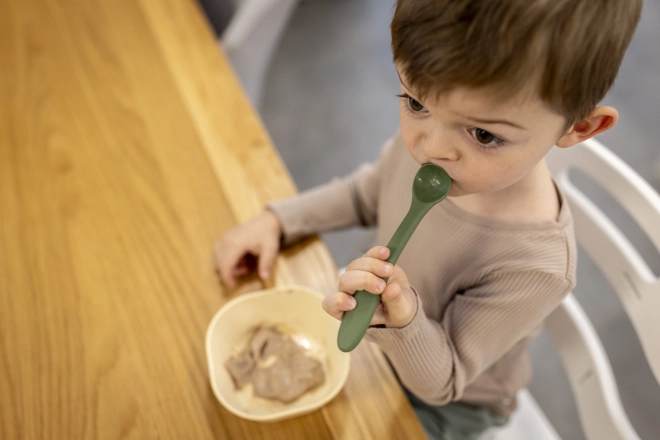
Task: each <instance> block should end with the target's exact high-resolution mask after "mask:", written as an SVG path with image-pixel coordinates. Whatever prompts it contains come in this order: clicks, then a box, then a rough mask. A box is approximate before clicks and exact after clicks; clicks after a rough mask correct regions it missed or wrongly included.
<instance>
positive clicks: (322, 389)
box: [206, 285, 351, 422]
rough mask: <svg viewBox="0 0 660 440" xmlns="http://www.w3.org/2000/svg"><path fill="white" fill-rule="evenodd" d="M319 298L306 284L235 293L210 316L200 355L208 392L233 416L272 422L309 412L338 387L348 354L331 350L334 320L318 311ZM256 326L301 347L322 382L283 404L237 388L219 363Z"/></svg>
mask: <svg viewBox="0 0 660 440" xmlns="http://www.w3.org/2000/svg"><path fill="white" fill-rule="evenodd" d="M322 301H323V294H321V293H320V292H318V291H316V290H313V289H310V288H309V287H306V286H299V285H287V286H278V287H274V288H270V289H265V290H260V291H257V292H252V293H245V294H242V295H239V296H237V297H235V298H233V299H232V300H230V301H228V302H227V303H225V304H224V305H223V306H222V307H221V308H220V310H218V311H217V313H216V314H215V315H214V316H213V319H211V322H210V323H209V327H208V330H207V332H206V353H207V359H208V368H209V379H210V382H211V388H212V390H213V394H214V395H215V396H216V397H217V399H218V401H219V402H220V403H221V404H222V406H224V408H225V409H227V410H229V411H230V412H232V413H233V414H235V415H237V416H239V417H242V418H245V419H248V420H254V421H259V422H274V421H278V420H285V419H289V418H292V417H297V416H300V415H302V414H307V413H310V412H312V411H315V410H317V409H319V408H321V407H323V406H324V405H325V404H327V403H328V402H330V400H332V399H333V398H334V397H335V396H336V395H337V394H338V393H339V392H340V391H341V389H342V388H343V386H344V384H345V383H346V379H347V378H348V373H349V370H350V359H351V357H350V353H344V352H342V351H341V350H339V347H337V332H338V331H339V325H340V321H337V320H336V319H334V318H333V317H331V316H330V315H328V314H327V313H325V311H324V310H323V307H322V304H321V303H322ZM259 327H275V328H277V329H278V330H279V331H281V332H283V333H285V334H287V335H289V336H291V337H292V338H293V339H294V340H295V341H296V342H298V343H299V344H300V345H302V346H303V347H305V349H306V350H307V354H308V355H310V356H312V357H314V358H315V359H318V360H320V361H321V363H322V364H323V368H324V373H325V381H324V382H323V383H322V384H321V385H319V386H317V387H316V388H313V389H309V390H308V391H307V392H305V393H304V394H302V395H301V396H300V397H299V398H297V399H295V400H293V401H291V402H288V403H284V402H282V401H280V400H273V399H265V398H263V397H259V396H256V395H255V394H254V392H253V387H252V385H246V386H244V387H243V388H242V389H238V388H237V387H236V384H235V382H234V379H233V378H232V376H231V374H229V371H227V368H226V367H225V362H226V361H227V359H229V358H230V357H231V356H233V355H236V354H237V353H238V352H239V351H240V350H241V349H243V348H245V347H247V346H248V343H249V341H250V339H251V337H252V335H253V334H254V332H255V330H256V329H257V328H259Z"/></svg>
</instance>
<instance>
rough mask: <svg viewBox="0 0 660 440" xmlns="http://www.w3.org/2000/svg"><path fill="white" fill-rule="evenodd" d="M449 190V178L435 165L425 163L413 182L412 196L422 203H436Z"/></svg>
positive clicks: (445, 195)
mask: <svg viewBox="0 0 660 440" xmlns="http://www.w3.org/2000/svg"><path fill="white" fill-rule="evenodd" d="M450 189H451V177H449V175H448V174H447V172H446V171H445V170H444V169H442V168H440V167H439V166H437V165H434V164H432V163H425V164H424V165H422V166H421V168H420V169H419V171H417V174H415V180H414V181H413V195H414V197H415V198H417V199H418V200H419V201H420V202H422V203H438V202H440V201H442V199H444V198H445V197H447V194H449V190H450Z"/></svg>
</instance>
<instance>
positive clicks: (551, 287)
mask: <svg viewBox="0 0 660 440" xmlns="http://www.w3.org/2000/svg"><path fill="white" fill-rule="evenodd" d="M571 288H572V284H571V283H570V282H569V281H568V280H567V279H566V278H564V277H560V276H557V275H555V274H550V273H547V272H541V271H525V272H517V271H512V272H498V273H492V274H490V275H489V276H488V277H487V279H485V280H483V283H482V284H481V285H478V286H476V287H474V288H471V289H469V290H466V291H465V292H463V293H461V294H457V295H455V296H454V297H453V298H452V300H451V301H450V302H449V303H448V304H447V307H446V308H445V310H444V313H443V314H442V318H441V320H439V321H436V320H432V319H429V318H427V317H426V315H425V314H424V310H423V306H422V304H421V302H420V303H419V306H418V313H417V315H416V316H415V318H414V319H413V321H412V322H411V323H410V324H409V325H408V326H406V327H404V328H401V329H380V328H373V329H369V330H368V338H369V339H370V340H372V341H374V342H376V343H377V344H378V345H379V346H380V348H381V349H382V350H383V352H384V353H385V354H386V355H387V357H388V359H389V360H390V362H392V364H393V366H394V368H395V369H396V371H397V374H398V375H399V378H400V380H401V381H402V383H403V384H404V385H405V386H406V388H408V389H409V390H410V391H411V392H412V393H414V394H415V395H416V396H418V397H419V398H420V399H422V400H424V401H426V402H427V403H429V404H433V405H443V404H446V403H448V402H450V401H456V400H460V399H461V398H462V396H463V392H464V390H465V388H466V387H467V386H468V385H469V384H470V383H471V382H472V381H473V380H474V379H475V378H476V377H478V376H479V375H480V374H482V373H483V372H484V371H485V370H486V369H487V368H489V367H490V366H491V365H492V364H493V363H495V362H496V361H498V360H499V359H500V358H501V357H502V356H503V355H504V354H505V353H507V352H508V351H509V350H510V349H511V348H512V347H513V346H514V345H515V344H516V343H517V342H518V341H519V340H520V339H522V338H523V336H525V335H527V334H530V333H532V332H533V330H534V329H535V328H537V327H538V326H539V325H540V324H541V323H542V321H543V320H544V319H545V318H546V316H547V315H548V314H549V313H550V312H551V311H552V310H553V309H554V308H555V307H556V306H557V305H558V304H559V302H560V301H561V300H562V298H563V297H564V296H565V295H566V294H567V293H568V292H569V291H570V289H571Z"/></svg>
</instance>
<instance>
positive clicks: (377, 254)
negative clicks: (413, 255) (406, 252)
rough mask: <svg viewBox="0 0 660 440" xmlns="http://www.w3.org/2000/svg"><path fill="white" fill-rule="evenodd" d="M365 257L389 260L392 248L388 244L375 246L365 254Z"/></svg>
mask: <svg viewBox="0 0 660 440" xmlns="http://www.w3.org/2000/svg"><path fill="white" fill-rule="evenodd" d="M364 256H365V257H371V258H377V259H379V260H387V258H388V257H389V256H390V249H389V248H388V247H387V246H374V247H372V248H371V249H369V250H368V251H367V253H366V254H364Z"/></svg>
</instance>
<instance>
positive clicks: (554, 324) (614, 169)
mask: <svg viewBox="0 0 660 440" xmlns="http://www.w3.org/2000/svg"><path fill="white" fill-rule="evenodd" d="M548 164H549V166H550V168H551V170H552V172H553V175H554V176H555V179H556V182H557V184H558V185H559V186H560V187H561V189H562V190H563V192H564V194H565V195H566V199H567V200H568V203H569V205H570V207H571V210H572V212H573V217H574V220H575V232H576V236H577V241H578V243H579V244H580V245H581V246H582V248H583V249H584V250H585V251H586V252H587V253H588V254H589V256H590V257H591V258H592V259H593V261H594V262H595V264H596V265H598V266H599V267H600V268H601V269H602V272H603V274H604V275H605V276H606V278H607V280H608V281H609V283H610V284H611V285H612V287H613V288H614V290H615V291H616V293H617V294H618V296H619V298H620V300H621V303H622V304H623V308H624V310H625V311H626V313H627V315H628V317H629V318H630V320H631V322H632V324H633V327H634V329H635V332H636V333H637V336H638V337H639V340H640V342H641V345H642V348H643V350H644V354H645V356H646V360H647V362H648V363H649V365H650V367H651V370H652V371H653V374H654V375H655V378H656V380H657V381H658V383H660V331H659V327H660V326H659V322H660V280H659V279H658V278H657V277H656V276H655V275H654V274H653V272H652V271H651V270H650V269H649V267H648V265H647V264H646V262H645V261H644V260H643V259H642V257H641V256H640V254H639V253H638V252H637V251H636V249H635V248H634V247H633V246H632V244H631V243H630V241H629V240H628V239H627V238H626V237H625V236H624V235H623V234H622V233H621V231H620V230H619V229H618V228H617V227H616V226H615V225H614V224H613V223H612V221H611V220H609V218H608V217H607V216H606V215H604V214H603V212H602V211H601V210H600V209H599V208H598V207H597V206H596V205H595V204H594V203H593V202H592V201H591V200H590V199H589V198H588V197H586V196H585V194H584V193H583V192H581V191H580V190H578V189H577V187H576V186H575V185H574V183H573V182H572V181H571V179H570V177H569V173H568V172H569V171H570V170H571V169H579V170H581V171H583V172H584V173H586V174H587V175H588V176H589V177H591V178H592V179H593V180H594V181H596V182H597V183H598V184H599V185H600V186H601V187H602V188H603V189H605V190H606V191H608V192H609V193H610V195H612V196H613V197H614V198H615V199H616V200H617V201H618V202H619V204H620V205H621V206H622V207H623V208H624V209H625V210H626V211H627V212H628V213H629V214H630V215H631V217H632V218H634V219H635V220H636V221H637V222H638V224H639V225H640V227H641V228H642V230H644V232H645V233H646V234H647V235H648V237H649V238H650V240H651V241H652V243H653V244H654V245H655V247H656V249H658V250H659V251H660V196H659V195H658V193H657V192H656V191H655V190H654V189H653V188H652V187H651V186H650V185H649V184H648V183H646V182H645V181H644V180H643V179H642V178H641V177H640V176H639V175H638V174H637V173H636V172H635V171H634V170H632V169H631V168H630V167H629V166H628V165H627V164H625V163H624V162H623V161H622V160H621V159H619V158H618V157H617V156H615V155H614V154H613V153H612V152H610V151H609V150H608V149H607V148H605V147H604V146H603V145H602V144H601V143H599V142H598V141H596V140H593V139H592V140H588V141H586V142H583V143H581V144H579V145H576V146H573V147H571V148H569V149H567V150H563V151H557V152H553V153H551V154H550V155H549V156H548ZM579 282H580V284H585V283H588V280H582V279H581V280H579ZM546 328H547V330H548V333H549V335H550V337H551V339H552V341H553V343H554V345H555V347H556V348H557V351H558V353H559V356H560V358H561V361H562V364H563V365H564V369H565V371H566V374H567V376H568V379H569V382H570V385H571V388H572V391H573V395H574V398H575V401H576V405H577V408H578V413H579V418H580V423H581V425H582V430H583V432H584V435H585V437H586V438H587V439H588V440H610V439H612V440H622V439H623V440H633V439H635V440H639V436H638V435H637V433H636V432H635V430H634V429H633V427H632V425H631V423H630V421H629V420H628V417H627V416H626V413H625V412H624V409H623V407H622V405H621V402H620V399H619V394H618V390H617V386H616V382H615V379H614V375H613V373H612V368H611V365H610V363H609V361H608V359H607V355H606V354H605V351H604V349H603V346H602V345H601V342H600V339H599V338H598V335H597V334H596V332H595V330H594V328H593V326H592V325H591V323H590V321H589V319H588V318H587V316H586V315H585V313H584V311H583V310H582V308H581V307H580V305H579V303H578V302H577V300H576V299H575V297H574V296H573V295H572V294H569V295H568V296H567V297H566V299H565V300H564V301H563V302H562V303H561V305H560V306H559V307H558V308H557V309H556V310H555V311H554V312H553V313H552V314H551V315H550V316H549V317H548V318H547V320H546ZM559 438H560V437H559V436H558V435H557V432H556V431H555V430H554V428H553V427H552V425H551V424H550V423H549V422H548V420H547V418H546V417H545V415H544V414H543V412H542V411H541V410H540V409H539V407H538V405H537V404H536V402H535V401H534V398H533V397H532V396H531V394H530V393H529V391H528V390H523V391H521V392H520V394H519V409H518V411H517V412H516V413H515V414H514V415H513V416H512V418H511V421H510V423H509V424H508V425H507V426H505V427H503V428H498V429H492V430H489V431H488V432H487V433H485V434H484V435H483V436H482V439H483V440H530V439H533V440H557V439H559Z"/></svg>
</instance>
